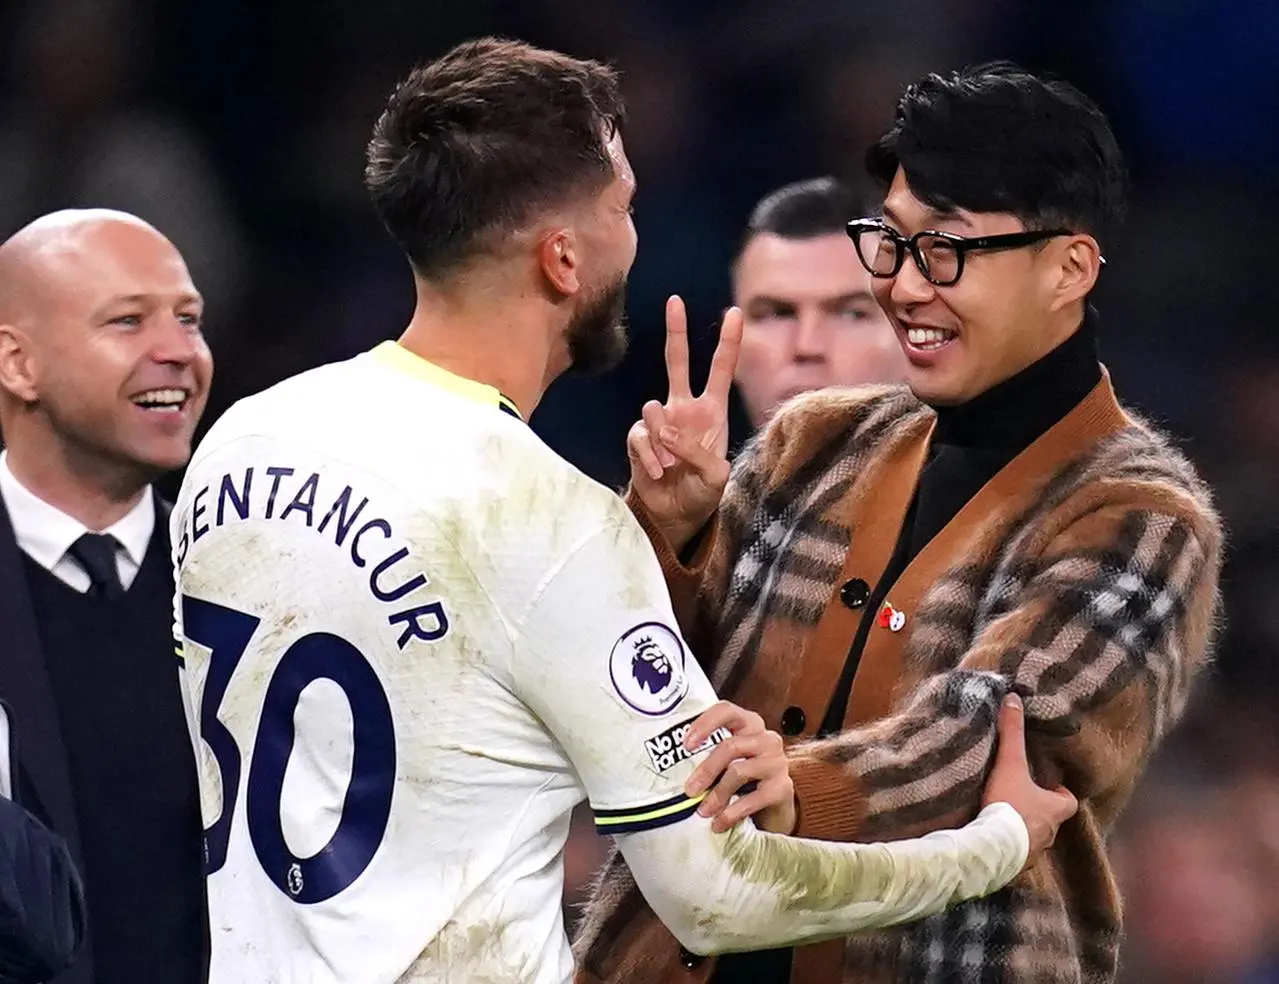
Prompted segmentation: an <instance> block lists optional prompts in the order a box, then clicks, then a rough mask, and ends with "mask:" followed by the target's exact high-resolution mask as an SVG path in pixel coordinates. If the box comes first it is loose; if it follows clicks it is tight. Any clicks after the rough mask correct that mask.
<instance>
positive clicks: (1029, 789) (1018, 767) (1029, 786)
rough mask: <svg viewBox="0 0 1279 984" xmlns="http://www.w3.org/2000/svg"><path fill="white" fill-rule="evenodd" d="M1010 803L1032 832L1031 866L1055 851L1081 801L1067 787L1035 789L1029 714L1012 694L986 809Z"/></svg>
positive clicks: (1007, 701)
mask: <svg viewBox="0 0 1279 984" xmlns="http://www.w3.org/2000/svg"><path fill="white" fill-rule="evenodd" d="M991 803H1008V804H1009V805H1011V806H1012V808H1013V809H1014V810H1016V811H1017V812H1018V813H1020V814H1021V818H1022V819H1023V820H1024V821H1025V822H1026V829H1027V830H1028V831H1030V855H1029V857H1028V859H1027V862H1026V863H1027V865H1029V864H1030V861H1031V860H1032V859H1033V858H1034V857H1035V856H1036V855H1038V854H1039V853H1040V852H1041V851H1046V850H1048V848H1050V847H1052V844H1053V841H1054V840H1055V839H1056V837H1057V828H1058V827H1060V826H1061V825H1062V824H1063V823H1065V822H1066V821H1067V820H1069V819H1070V818H1071V817H1073V816H1074V815H1075V811H1076V810H1078V809H1079V801H1078V800H1076V799H1075V797H1074V796H1073V795H1072V794H1071V792H1070V790H1068V789H1066V788H1065V787H1064V786H1058V787H1057V788H1056V789H1044V788H1043V787H1041V786H1037V785H1035V780H1034V779H1032V778H1031V777H1030V765H1029V764H1028V763H1027V761H1026V713H1025V709H1024V708H1023V707H1022V703H1021V698H1020V697H1018V696H1017V695H1016V694H1009V695H1008V696H1007V697H1006V698H1004V706H1003V707H1001V708H1000V710H999V750H998V751H997V752H996V753H995V767H994V769H992V770H991V773H990V778H989V779H987V780H986V790H985V793H984V794H983V796H982V805H983V806H989V805H990V804H991Z"/></svg>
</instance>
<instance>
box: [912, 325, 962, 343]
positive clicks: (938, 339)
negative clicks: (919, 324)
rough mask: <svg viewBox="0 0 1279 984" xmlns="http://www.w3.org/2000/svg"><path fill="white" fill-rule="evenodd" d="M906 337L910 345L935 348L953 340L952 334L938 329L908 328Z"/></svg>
mask: <svg viewBox="0 0 1279 984" xmlns="http://www.w3.org/2000/svg"><path fill="white" fill-rule="evenodd" d="M906 337H907V338H908V339H909V340H910V344H911V345H921V346H932V347H936V346H939V345H941V344H942V343H943V342H948V341H950V340H951V339H952V338H954V337H955V336H954V333H953V332H949V331H943V330H942V329H940V328H909V329H907V331H906Z"/></svg>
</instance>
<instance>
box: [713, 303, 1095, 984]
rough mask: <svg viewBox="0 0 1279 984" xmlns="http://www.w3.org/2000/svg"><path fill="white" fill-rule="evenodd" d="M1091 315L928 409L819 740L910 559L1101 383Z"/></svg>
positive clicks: (723, 978)
mask: <svg viewBox="0 0 1279 984" xmlns="http://www.w3.org/2000/svg"><path fill="white" fill-rule="evenodd" d="M1095 323H1096V322H1095V316H1094V315H1093V314H1092V313H1091V312H1090V313H1089V315H1088V316H1087V317H1086V318H1085V319H1084V322H1083V325H1082V326H1081V327H1080V329H1079V330H1078V331H1077V332H1075V333H1074V334H1073V335H1071V336H1070V338H1068V339H1067V340H1066V341H1064V342H1062V343H1061V345H1059V346H1058V347H1057V348H1055V349H1054V350H1053V351H1051V352H1049V353H1048V354H1047V355H1045V356H1044V357H1043V358H1042V359H1040V360H1039V361H1038V362H1035V363H1033V364H1032V365H1030V366H1028V367H1027V368H1025V369H1023V370H1022V371H1021V372H1019V373H1018V374H1017V375H1015V376H1013V377H1012V378H1010V379H1007V380H1005V381H1004V382H1002V383H1000V384H999V385H997V386H995V387H993V388H991V389H989V390H987V391H986V392H985V393H983V394H981V395H980V396H978V397H976V398H974V399H972V400H970V401H968V402H967V403H964V404H961V405H960V406H955V407H935V408H934V409H935V410H936V412H937V426H936V428H935V429H934V431H933V438H932V442H931V444H930V446H929V450H928V460H927V461H926V462H925V464H924V467H923V469H922V470H921V471H920V475H919V484H918V485H917V487H916V489H915V497H914V499H913V500H912V502H911V504H910V508H909V510H908V511H907V513H906V520H905V522H904V523H903V524H902V531H901V535H900V536H899V537H898V540H897V546H896V547H895V548H894V550H893V556H892V559H891V560H890V561H889V562H888V567H887V569H886V570H885V571H884V576H883V577H882V578H881V579H880V581H879V583H878V584H876V585H875V587H874V589H873V591H872V592H871V598H870V601H869V602H868V603H867V605H866V608H865V614H864V615H863V616H862V621H861V624H860V625H859V626H858V629H857V634H856V635H855V636H854V638H853V644H852V646H851V647H850V648H849V652H848V658H847V661H846V662H845V665H844V669H843V672H842V673H841V674H840V678H839V682H838V684H837V685H836V687H835V692H834V694H832V696H831V702H830V705H829V708H828V710H827V713H826V716H825V718H824V719H823V721H822V727H821V729H820V730H819V732H818V734H819V735H830V734H834V733H836V732H838V731H841V730H842V729H843V725H844V715H845V713H846V711H847V708H848V699H849V696H850V694H851V693H852V687H853V678H854V676H856V674H857V666H858V663H859V662H860V660H861V654H862V650H863V649H864V648H865V645H866V639H867V637H868V636H869V634H870V629H871V626H872V625H873V624H874V620H875V617H876V615H877V614H878V612H879V608H880V606H881V605H882V604H883V603H884V598H885V596H886V595H887V594H888V590H889V589H890V588H891V587H892V586H893V584H894V583H896V581H897V579H898V578H899V577H901V575H902V572H903V571H904V570H905V569H906V566H907V565H908V564H909V563H910V562H911V561H912V560H913V559H914V558H915V556H916V554H918V553H919V552H920V550H922V549H923V548H924V546H925V545H926V544H927V543H928V542H929V541H930V540H931V539H932V538H933V537H935V536H936V535H937V534H938V533H940V532H941V530H942V528H943V527H945V526H946V524H947V523H949V522H950V521H951V520H952V519H953V518H954V517H955V514H956V513H958V512H959V510H960V509H962V508H963V507H964V505H965V503H967V502H968V500H969V499H971V498H972V497H973V496H975V495H976V494H977V493H978V492H979V491H980V490H981V488H982V486H983V485H985V484H986V483H987V482H988V481H990V480H991V479H992V478H994V477H995V475H996V473H998V472H999V471H1000V470H1001V469H1002V468H1003V467H1004V466H1005V465H1007V464H1008V463H1009V462H1011V461H1012V460H1013V459H1014V458H1015V457H1017V455H1019V454H1020V453H1021V452H1022V451H1024V450H1025V449H1026V448H1027V447H1029V446H1030V445H1031V444H1032V443H1033V442H1034V441H1035V440H1036V439H1037V438H1038V437H1039V436H1040V435H1041V434H1043V433H1044V432H1045V431H1046V430H1048V429H1049V428H1050V427H1052V426H1053V424H1055V423H1057V421H1059V420H1061V418H1062V417H1064V416H1066V414H1067V413H1069V412H1070V411H1071V410H1073V409H1074V408H1075V406H1077V405H1078V404H1079V402H1080V401H1082V400H1083V398H1084V397H1085V396H1087V395H1088V393H1089V392H1090V391H1091V390H1092V389H1093V387H1094V386H1096V385H1097V383H1098V382H1099V381H1100V380H1101V365H1100V363H1099V362H1098V361H1097V335H1096V327H1095ZM790 964H791V950H790V949H780V950H765V951H760V952H756V953H737V954H729V955H727V956H725V957H723V958H721V959H720V961H719V964H718V966H717V967H716V970H715V976H714V978H713V984H787V981H789V980H790Z"/></svg>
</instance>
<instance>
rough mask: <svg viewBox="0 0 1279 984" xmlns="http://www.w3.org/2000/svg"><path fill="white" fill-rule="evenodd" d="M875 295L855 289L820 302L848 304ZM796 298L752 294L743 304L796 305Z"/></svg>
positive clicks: (870, 299)
mask: <svg viewBox="0 0 1279 984" xmlns="http://www.w3.org/2000/svg"><path fill="white" fill-rule="evenodd" d="M874 300H875V295H873V294H872V293H871V292H870V291H868V290H854V291H850V292H849V293H847V294H836V295H835V296H834V297H823V298H821V300H820V301H818V303H819V304H823V305H828V306H829V305H832V304H848V303H851V302H853V301H874ZM799 303H800V302H799V301H796V300H795V299H794V298H789V297H777V296H776V295H774V294H752V295H751V296H750V297H748V298H746V300H745V301H744V302H743V306H745V307H750V306H751V305H754V304H771V305H773V306H774V307H794V306H795V305H797V304H799Z"/></svg>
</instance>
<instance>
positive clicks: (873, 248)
mask: <svg viewBox="0 0 1279 984" xmlns="http://www.w3.org/2000/svg"><path fill="white" fill-rule="evenodd" d="M1071 235H1074V233H1073V232H1071V230H1069V229H1046V230H1044V231H1042V232H1041V231H1039V230H1035V231H1033V232H1009V233H1005V234H1003V235H999V236H976V237H971V238H970V237H968V236H956V235H955V234H954V233H950V232H934V231H933V230H931V229H926V230H924V231H923V232H917V233H915V235H913V236H911V237H910V238H909V239H907V238H906V237H905V236H902V235H899V234H898V233H896V232H894V231H893V230H892V229H890V228H888V226H886V225H884V223H883V222H881V221H880V220H879V219H854V220H853V221H852V222H850V223H848V238H849V239H851V240H852V241H853V244H854V245H855V246H856V247H857V257H858V259H860V260H861V261H862V266H864V267H865V268H866V270H867V272H868V273H869V274H870V275H871V276H872V277H881V278H884V279H887V278H889V277H895V276H897V274H898V273H899V272H900V271H901V268H902V264H903V263H905V262H906V255H907V254H908V253H909V254H910V255H911V256H913V257H914V258H915V265H916V266H918V267H919V272H920V273H922V274H923V275H924V277H925V278H926V279H927V280H928V281H929V283H932V284H936V285H937V286H938V287H950V286H952V285H953V284H955V283H957V282H958V281H959V278H960V277H961V276H962V275H963V272H964V257H965V256H966V255H967V254H968V253H970V252H972V251H973V250H1005V249H1021V248H1022V247H1024V246H1033V245H1034V244H1035V243H1042V242H1044V241H1045V240H1048V239H1053V238H1055V237H1056V236H1071ZM1102 262H1103V263H1105V262H1106V261H1105V260H1104V259H1103V260H1102Z"/></svg>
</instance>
